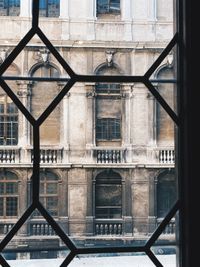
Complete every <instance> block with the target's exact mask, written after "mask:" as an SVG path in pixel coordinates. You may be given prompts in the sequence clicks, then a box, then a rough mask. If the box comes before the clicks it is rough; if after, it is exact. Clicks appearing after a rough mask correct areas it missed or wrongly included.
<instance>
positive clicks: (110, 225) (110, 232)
mask: <svg viewBox="0 0 200 267" xmlns="http://www.w3.org/2000/svg"><path fill="white" fill-rule="evenodd" d="M112 232H113V226H112V224H111V223H110V224H109V234H110V235H112Z"/></svg>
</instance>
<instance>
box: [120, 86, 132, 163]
mask: <svg viewBox="0 0 200 267" xmlns="http://www.w3.org/2000/svg"><path fill="white" fill-rule="evenodd" d="M131 98H132V93H131V85H130V84H124V85H122V146H123V147H124V148H125V149H126V155H125V162H131V160H132V155H131V152H132V151H131V150H132V149H131V119H130V117H131Z"/></svg>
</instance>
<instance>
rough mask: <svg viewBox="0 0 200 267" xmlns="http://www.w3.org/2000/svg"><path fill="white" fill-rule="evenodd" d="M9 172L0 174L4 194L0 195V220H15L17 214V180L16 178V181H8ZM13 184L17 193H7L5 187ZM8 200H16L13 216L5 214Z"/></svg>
mask: <svg viewBox="0 0 200 267" xmlns="http://www.w3.org/2000/svg"><path fill="white" fill-rule="evenodd" d="M9 173H11V172H10V171H2V172H1V173H0V184H3V190H4V192H3V193H1V194H0V198H1V199H2V200H3V201H2V203H3V213H2V215H0V218H1V219H10V218H17V217H18V214H19V180H18V178H17V176H16V179H9ZM8 184H13V185H17V192H14V193H9V192H6V191H7V185H8ZM8 198H15V199H16V210H15V215H8V214H7V203H8V202H7V200H8Z"/></svg>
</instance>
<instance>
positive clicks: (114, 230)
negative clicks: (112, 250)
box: [113, 223, 117, 235]
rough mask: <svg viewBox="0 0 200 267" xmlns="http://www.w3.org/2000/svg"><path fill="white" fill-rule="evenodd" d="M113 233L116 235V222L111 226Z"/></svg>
mask: <svg viewBox="0 0 200 267" xmlns="http://www.w3.org/2000/svg"><path fill="white" fill-rule="evenodd" d="M113 234H114V235H116V234H117V225H116V223H115V224H114V226H113Z"/></svg>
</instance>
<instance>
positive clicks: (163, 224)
mask: <svg viewBox="0 0 200 267" xmlns="http://www.w3.org/2000/svg"><path fill="white" fill-rule="evenodd" d="M179 208H180V201H179V200H178V201H177V202H176V203H175V204H174V206H173V207H172V209H171V210H170V211H169V213H168V214H167V215H166V216H165V218H164V219H163V221H162V222H161V223H160V225H159V226H158V228H157V229H156V230H155V232H154V233H153V234H152V236H151V237H150V238H149V240H148V241H147V243H146V245H145V246H146V247H147V248H150V247H151V246H152V245H153V244H154V243H155V241H156V240H157V239H158V237H159V236H160V235H161V234H162V232H163V230H164V229H165V227H166V226H167V224H168V223H169V222H170V221H171V219H172V218H173V217H174V215H175V214H176V212H177V211H178V209H179Z"/></svg>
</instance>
